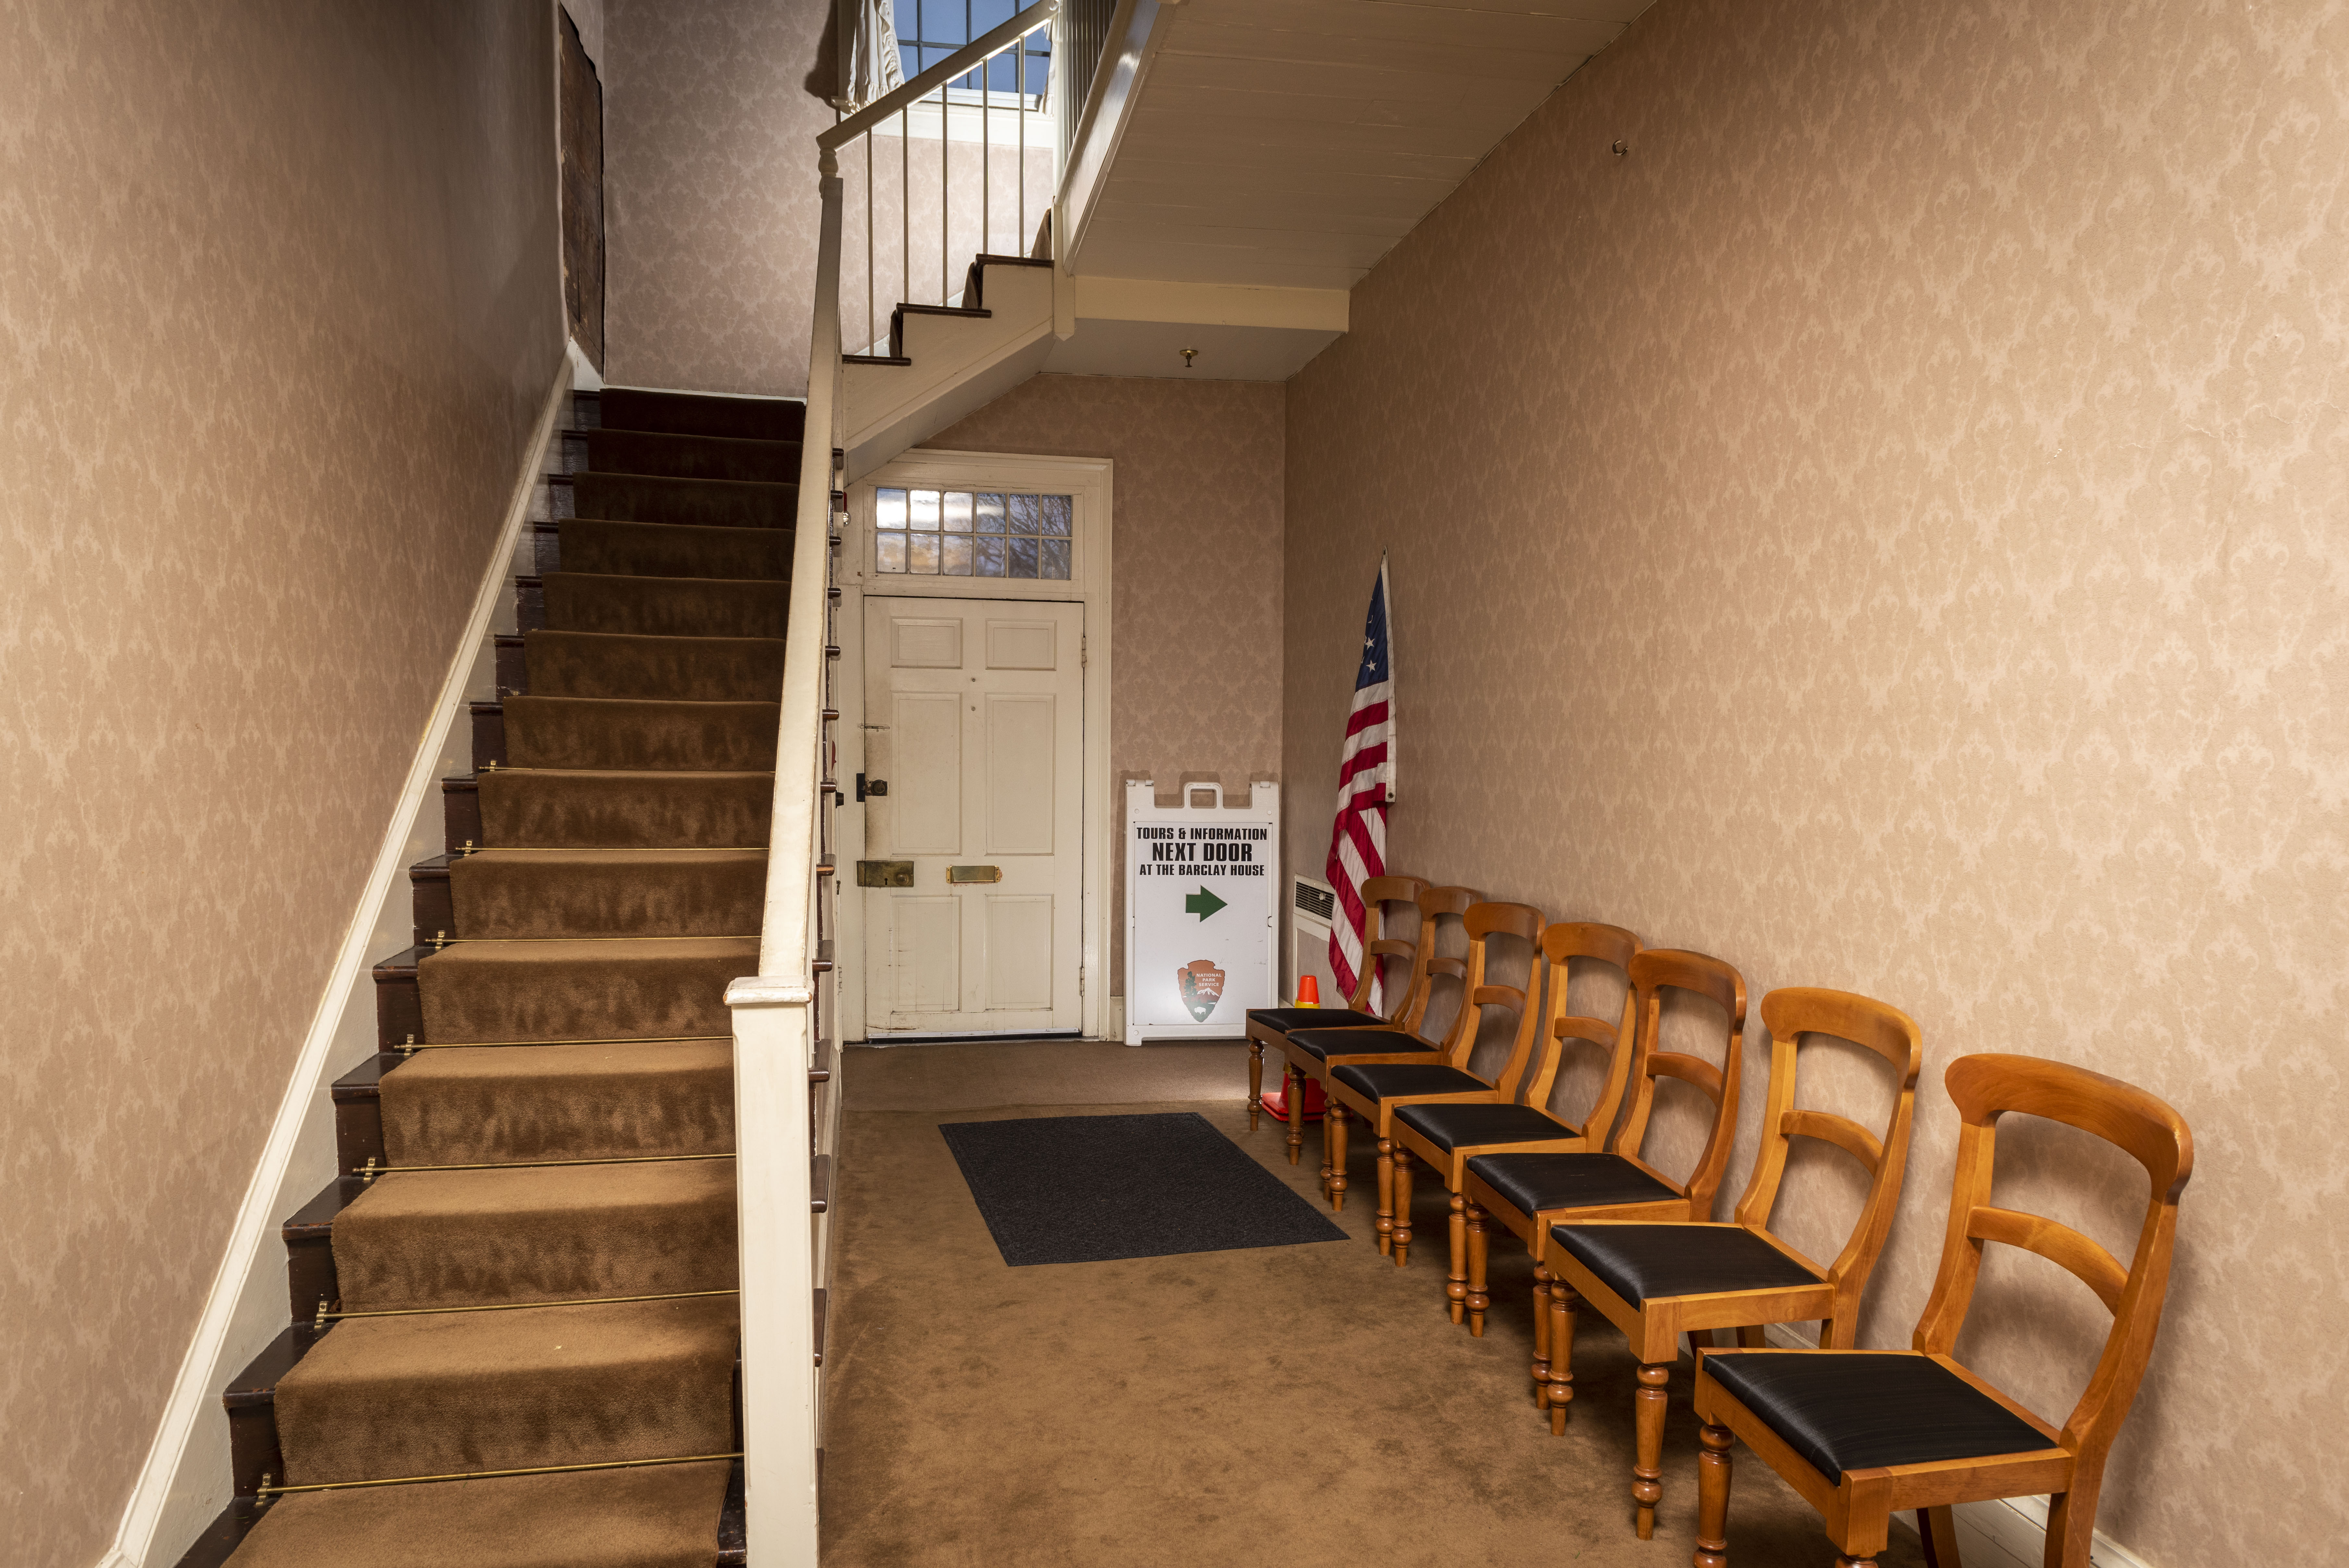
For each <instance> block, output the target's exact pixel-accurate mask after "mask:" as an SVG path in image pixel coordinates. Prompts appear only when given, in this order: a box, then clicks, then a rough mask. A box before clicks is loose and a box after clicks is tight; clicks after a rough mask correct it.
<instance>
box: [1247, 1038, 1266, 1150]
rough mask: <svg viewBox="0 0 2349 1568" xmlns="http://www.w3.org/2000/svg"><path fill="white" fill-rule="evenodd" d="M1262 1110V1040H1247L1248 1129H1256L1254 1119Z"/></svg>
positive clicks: (1251, 1130) (1252, 1130)
mask: <svg viewBox="0 0 2349 1568" xmlns="http://www.w3.org/2000/svg"><path fill="white" fill-rule="evenodd" d="M1263 1110H1264V1042H1263V1041H1261V1040H1251V1041H1249V1042H1248V1131H1250V1132H1254V1131H1256V1119H1257V1116H1258V1114H1260V1113H1261V1112H1262V1111H1263Z"/></svg>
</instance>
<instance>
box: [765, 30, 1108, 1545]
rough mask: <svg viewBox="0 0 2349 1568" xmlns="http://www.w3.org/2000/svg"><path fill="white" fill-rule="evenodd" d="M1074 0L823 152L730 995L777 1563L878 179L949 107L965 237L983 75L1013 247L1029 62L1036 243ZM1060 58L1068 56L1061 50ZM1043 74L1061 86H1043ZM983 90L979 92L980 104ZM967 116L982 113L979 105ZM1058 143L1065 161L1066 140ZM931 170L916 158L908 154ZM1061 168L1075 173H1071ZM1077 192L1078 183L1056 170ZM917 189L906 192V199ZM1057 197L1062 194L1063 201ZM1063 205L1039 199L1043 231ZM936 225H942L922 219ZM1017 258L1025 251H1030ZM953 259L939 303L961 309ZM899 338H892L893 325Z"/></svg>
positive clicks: (793, 1499) (981, 236)
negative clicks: (786, 590) (756, 895)
mask: <svg viewBox="0 0 2349 1568" xmlns="http://www.w3.org/2000/svg"><path fill="white" fill-rule="evenodd" d="M1060 4H1061V0H1037V4H1035V5H1030V6H1029V7H1028V8H1027V9H1026V10H1024V11H1022V12H1020V13H1019V15H1018V16H1014V17H1012V18H1011V20H1010V21H1009V22H1007V23H1005V24H1004V25H1003V26H1000V27H998V28H996V29H995V30H994V31H993V32H990V33H988V34H987V35H986V36H983V37H980V38H978V39H975V40H974V41H973V42H971V43H970V44H969V45H968V46H966V47H964V48H962V49H960V50H957V52H956V53H955V54H954V55H952V56H950V57H948V58H947V59H945V60H942V61H940V62H939V63H938V64H936V65H935V66H933V67H930V68H929V69H927V70H926V71H924V72H922V73H921V74H920V75H919V76H916V78H914V79H913V80H911V81H909V82H907V83H906V84H905V86H904V87H902V88H897V89H896V90H895V91H894V92H891V93H889V94H887V95H886V96H885V97H883V98H881V99H877V100H876V101H874V102H873V103H871V104H868V105H866V106H865V107H864V109H860V110H858V111H857V112H856V113H854V114H853V115H850V116H848V117H847V118H846V119H843V120H842V121H841V122H840V123H839V124H838V125H836V126H834V127H833V128H832V129H831V130H827V131H825V132H824V133H823V135H822V136H820V137H818V138H817V149H818V151H817V165H816V169H817V191H818V193H819V198H820V201H821V203H822V209H823V221H822V223H821V226H820V228H819V230H818V238H817V251H816V278H815V312H814V321H813V324H812V331H811V333H810V336H809V340H808V394H807V424H806V428H805V430H804V431H803V434H802V445H801V449H800V482H799V497H798V510H797V514H796V517H795V526H796V530H797V532H796V536H795V537H794V538H793V540H792V578H791V612H790V620H789V623H788V625H787V626H786V628H785V631H784V650H783V689H782V696H781V715H780V721H779V726H778V731H777V734H776V742H775V803H774V815H773V817H772V819H771V824H770V827H769V834H768V855H767V887H766V905H765V911H764V914H763V916H762V918H761V924H760V930H759V972H758V973H757V974H756V975H754V976H751V977H749V978H746V979H742V980H738V981H735V982H734V983H733V984H732V985H730V986H729V987H728V988H727V991H726V1002H727V1006H728V1007H729V1008H730V1009H731V1010H732V1012H733V1021H734V1139H735V1150H736V1153H735V1160H734V1169H735V1193H736V1199H737V1221H736V1222H737V1226H738V1241H739V1245H740V1276H741V1310H742V1467H743V1480H744V1488H745V1494H744V1495H745V1502H746V1504H747V1508H748V1520H747V1526H748V1532H749V1540H748V1546H749V1556H750V1561H751V1562H753V1563H761V1564H764V1565H765V1568H814V1564H815V1563H816V1551H817V1497H816V1480H817V1455H818V1452H819V1451H820V1449H822V1447H823V1385H822V1381H821V1376H820V1373H819V1370H818V1369H819V1368H820V1366H822V1358H823V1327H822V1320H823V1283H824V1281H825V1280H826V1278H827V1267H826V1265H827V1261H828V1256H829V1246H830V1210H831V1202H830V1192H829V1188H830V1179H829V1172H830V1167H831V1158H830V1153H829V1151H830V1150H831V1149H832V1147H833V1141H834V1137H835V1133H836V1129H837V1127H838V1116H839V1093H838V1090H839V1087H840V1085H839V1083H838V1074H839V1067H840V1059H839V1045H840V1041H839V1017H840V1010H839V1006H838V994H837V981H836V979H835V977H834V974H833V945H832V944H833V936H832V933H833V931H834V930H835V929H837V925H836V922H835V919H834V908H833V906H834V902H835V899H836V892H835V888H836V884H837V878H836V877H834V875H833V871H834V864H833V830H832V812H833V807H834V806H835V805H837V804H838V802H839V800H840V784H839V770H838V766H837V764H838V761H839V746H838V742H837V739H836V729H837V726H838V723H839V720H840V713H841V697H840V691H839V688H838V686H837V684H836V681H837V674H838V670H839V664H838V659H839V655H840V646H839V645H840V628H839V627H838V624H837V619H836V618H837V615H838V607H837V604H838V597H839V593H838V589H837V587H835V583H836V573H837V571H838V567H839V553H840V548H841V544H842V537H843V530H844V529H845V528H846V526H847V523H848V514H847V497H846V495H845V494H844V493H843V488H844V486H845V483H846V476H845V473H844V472H843V469H842V468H841V466H840V456H839V453H840V449H841V447H842V446H843V444H844V442H843V433H844V432H843V422H842V414H843V410H842V408H841V400H840V397H839V390H840V378H841V365H842V345H843V342H851V343H857V344H872V343H874V341H875V340H876V337H880V336H881V335H882V334H881V331H879V330H876V324H877V322H878V320H879V319H880V317H878V316H877V315H876V310H877V295H876V285H875V282H874V268H873V267H872V265H871V262H872V260H873V251H872V244H871V242H872V237H873V235H874V231H875V228H876V224H877V219H876V215H875V207H874V190H873V184H872V180H871V174H872V171H873V170H874V167H875V160H874V152H873V136H874V130H875V128H876V127H879V126H881V125H883V124H885V122H887V121H889V120H890V119H895V121H896V124H897V130H898V132H899V135H900V137H901V138H903V137H904V136H905V133H906V132H907V131H908V130H910V129H911V126H912V119H911V116H912V115H913V114H915V113H916V111H918V110H920V109H922V108H923V106H925V105H935V106H936V111H937V115H938V129H939V134H940V161H939V171H940V184H939V192H938V198H939V199H938V203H937V205H938V212H937V224H938V238H939V246H940V254H941V256H951V255H952V254H954V253H953V251H952V248H951V247H952V245H953V243H954V239H955V234H954V218H955V204H954V200H953V183H952V176H953V160H952V147H951V138H950V136H949V134H948V133H949V132H950V130H952V122H951V120H950V119H949V118H948V117H949V116H950V115H951V114H952V113H953V111H954V109H955V108H956V104H955V102H954V101H953V100H952V99H950V97H949V92H950V89H951V84H953V83H956V82H958V81H961V80H964V79H966V78H969V77H970V76H971V75H972V74H973V73H974V72H977V73H978V75H979V79H980V88H979V90H978V109H979V114H980V120H979V126H980V133H981V140H980V147H981V150H982V151H981V152H980V154H979V173H980V198H979V202H978V213H979V222H978V233H977V234H975V235H973V236H970V237H971V238H972V239H973V241H974V244H972V247H971V252H970V254H980V253H984V252H986V251H987V250H988V246H989V244H991V243H992V241H993V238H994V236H995V235H996V234H998V233H999V232H1000V231H999V226H998V225H997V224H996V223H995V218H994V211H993V208H994V203H993V202H992V201H991V200H990V197H989V194H988V190H987V186H988V183H989V182H990V181H991V177H992V151H993V145H994V133H993V124H992V117H993V114H994V112H995V110H994V103H993V99H994V92H993V88H992V83H991V81H990V80H989V78H990V76H991V75H992V70H993V67H991V66H990V65H989V62H991V61H993V60H995V59H997V58H998V57H1000V56H1003V55H1005V54H1010V55H1012V56H1013V57H1014V60H1015V66H1014V83H1013V85H1014V87H1015V88H1018V89H1019V93H1020V97H1019V99H1018V103H1017V111H1018V113H1019V115H1020V117H1021V119H1020V129H1019V132H1018V135H1017V137H1016V138H1015V140H1014V146H1015V148H1016V149H1017V150H1018V151H1019V156H1020V158H1021V164H1020V168H1021V171H1022V174H1023V179H1022V181H1021V182H1020V191H1019V196H1018V198H1017V199H1016V200H1015V202H1014V203H1013V207H1012V213H1011V216H1012V219H1013V222H1014V223H1015V225H1016V227H1015V228H1014V229H1013V231H1012V234H1013V235H1014V237H1015V240H1016V239H1017V237H1018V236H1019V235H1020V234H1024V233H1025V231H1026V226H1027V223H1028V205H1027V200H1026V197H1027V192H1026V182H1025V179H1024V174H1025V170H1026V153H1027V131H1026V119H1025V117H1026V115H1027V113H1028V112H1029V100H1030V97H1031V96H1032V95H1031V94H1030V90H1029V89H1030V88H1035V89H1036V90H1037V91H1038V92H1041V91H1044V90H1047V89H1048V88H1049V83H1050V77H1051V75H1052V69H1051V67H1050V66H1045V67H1038V66H1037V65H1036V63H1035V62H1036V55H1037V53H1038V52H1031V50H1030V40H1031V39H1032V38H1033V37H1034V36H1035V35H1036V34H1037V33H1039V32H1040V31H1042V30H1044V29H1046V28H1048V27H1051V26H1054V19H1055V18H1056V16H1058V15H1059V10H1060ZM1053 53H1054V56H1055V59H1057V54H1058V51H1057V50H1056V51H1053ZM1031 70H1038V71H1039V72H1040V75H1041V76H1042V77H1043V78H1045V79H1044V80H1038V79H1037V78H1036V77H1034V76H1031V75H1030V71H1031ZM967 96H968V95H966V97H967ZM964 107H968V105H967V104H966V105H965V106H964ZM858 140H863V142H864V149H863V151H864V171H865V175H866V179H865V182H864V191H863V192H862V194H863V202H862V205H863V211H862V213H859V214H858V215H859V216H860V217H861V219H862V226H863V228H864V239H865V248H864V254H863V256H862V257H861V258H860V260H861V262H862V264H863V265H862V266H861V270H860V271H859V272H858V274H857V275H856V276H855V277H854V286H855V287H858V288H861V290H862V292H863V293H864V317H863V318H862V320H861V321H854V322H851V323H849V324H847V325H848V327H849V331H848V333H847V336H846V337H843V320H842V298H843V263H842V241H843V230H844V228H848V227H852V226H853V225H849V224H846V223H844V222H843V219H844V215H845V214H846V213H847V211H848V207H849V204H848V200H847V197H846V194H845V192H844V188H843V181H842V178H841V172H840V151H841V150H842V149H843V148H844V147H852V146H854V143H856V142H857V141H858ZM1043 145H1044V148H1045V149H1047V150H1049V149H1050V145H1051V144H1050V141H1046V142H1045V143H1044V144H1043ZM899 161H900V170H901V172H903V171H905V170H908V169H910V167H911V149H910V143H908V144H907V145H906V146H905V147H903V148H901V150H900V152H899ZM1056 162H1057V160H1056ZM1053 173H1054V177H1055V178H1054V183H1057V176H1058V169H1057V167H1055V169H1054V171H1053ZM905 188H906V186H905V185H904V184H901V185H900V192H901V193H902V192H903V191H904V190H905ZM1050 188H1051V186H1050V185H1048V186H1047V189H1048V190H1049V189H1050ZM903 205H904V210H903V211H901V212H900V213H898V214H897V217H898V222H899V224H900V228H901V234H903V235H904V236H905V239H906V241H907V242H908V243H907V244H902V245H901V247H900V254H899V258H898V259H899V276H898V280H897V281H898V283H899V285H900V296H899V297H900V299H901V300H903V301H905V303H909V304H921V303H927V302H926V301H923V300H919V299H917V298H916V297H915V296H914V295H913V293H912V288H913V285H914V276H913V272H912V266H911V262H910V260H909V259H908V258H909V256H910V236H911V234H913V232H914V231H913V223H914V214H913V211H912V207H911V204H903ZM1043 210H1044V202H1041V201H1040V202H1038V203H1037V211H1038V214H1039V216H1040V215H1041V213H1042V212H1043ZM922 221H923V222H924V223H925V224H926V223H927V222H928V219H927V217H926V216H925V217H924V218H923V220H922ZM1014 248H1015V249H1023V248H1024V247H1020V246H1018V245H1017V244H1015V247H1014ZM950 283H951V279H950V277H949V276H948V275H947V271H946V270H945V265H944V263H943V262H942V264H941V269H940V274H939V284H938V287H939V296H938V303H940V304H947V303H951V299H952V296H949V295H948V294H947V292H946V291H947V288H948V287H949V286H950ZM882 330H885V329H882Z"/></svg>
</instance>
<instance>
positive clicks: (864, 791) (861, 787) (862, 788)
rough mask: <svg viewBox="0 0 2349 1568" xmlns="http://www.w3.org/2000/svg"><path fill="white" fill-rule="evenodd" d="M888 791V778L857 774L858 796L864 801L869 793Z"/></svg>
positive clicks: (884, 792)
mask: <svg viewBox="0 0 2349 1568" xmlns="http://www.w3.org/2000/svg"><path fill="white" fill-rule="evenodd" d="M888 793H889V781H888V780H887V779H867V778H866V777H865V776H864V774H857V775H856V798H857V799H858V800H860V801H862V800H863V799H864V797H865V796H866V795H868V794H879V795H885V794H888Z"/></svg>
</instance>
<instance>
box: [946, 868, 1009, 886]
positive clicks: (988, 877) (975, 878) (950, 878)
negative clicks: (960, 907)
mask: <svg viewBox="0 0 2349 1568" xmlns="http://www.w3.org/2000/svg"><path fill="white" fill-rule="evenodd" d="M1002 880H1003V867H1000V866H949V867H947V886H948V887H954V886H957V885H960V884H964V883H970V882H1000V881H1002Z"/></svg>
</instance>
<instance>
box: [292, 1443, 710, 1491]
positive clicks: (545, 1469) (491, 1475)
mask: <svg viewBox="0 0 2349 1568" xmlns="http://www.w3.org/2000/svg"><path fill="white" fill-rule="evenodd" d="M741 1457H742V1453H741V1450H740V1449H736V1450H735V1451H734V1452H732V1453H730V1454H680V1455H679V1456H678V1457H677V1458H676V1459H605V1460H604V1461H603V1462H602V1463H600V1464H593V1465H532V1466H529V1467H527V1468H525V1469H514V1470H459V1471H457V1472H456V1473H455V1474H453V1475H445V1476H388V1477H386V1478H385V1479H383V1480H356V1481H317V1482H314V1483H313V1484H311V1485H309V1486H272V1485H270V1484H269V1483H270V1481H271V1480H272V1479H273V1478H272V1477H269V1476H265V1475H264V1476H263V1477H262V1478H261V1485H259V1486H258V1487H256V1488H254V1496H255V1497H257V1498H259V1499H261V1500H262V1501H264V1502H266V1501H268V1500H269V1499H271V1498H273V1497H287V1496H290V1495H292V1494H293V1493H295V1492H297V1491H348V1490H352V1489H354V1488H357V1487H363V1486H419V1485H421V1484H423V1483H424V1482H426V1481H460V1480H497V1479H498V1478H500V1477H502V1476H560V1475H573V1474H575V1473H577V1472H579V1471H581V1470H631V1469H644V1468H646V1467H647V1466H649V1465H698V1464H707V1463H709V1462H710V1461H712V1460H714V1459H740V1458H741Z"/></svg>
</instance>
